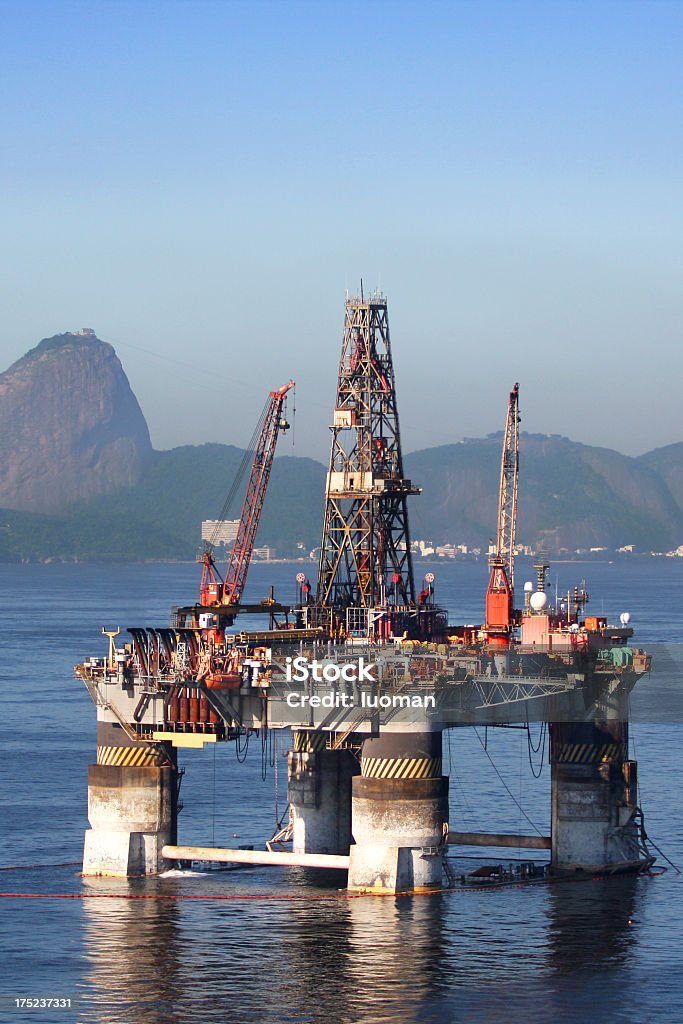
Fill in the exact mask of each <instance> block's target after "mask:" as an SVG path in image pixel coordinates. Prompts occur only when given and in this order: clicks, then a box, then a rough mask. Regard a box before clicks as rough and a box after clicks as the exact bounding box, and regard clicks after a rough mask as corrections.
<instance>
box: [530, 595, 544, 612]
mask: <svg viewBox="0 0 683 1024" xmlns="http://www.w3.org/2000/svg"><path fill="white" fill-rule="evenodd" d="M547 603H548V595H547V594H546V593H545V591H544V590H537V591H536V593H535V594H532V595H531V598H530V600H529V604H530V605H531V607H532V608H533V610H534V611H535V612H540V611H541V610H542V609H543V608H545V606H546V605H547Z"/></svg>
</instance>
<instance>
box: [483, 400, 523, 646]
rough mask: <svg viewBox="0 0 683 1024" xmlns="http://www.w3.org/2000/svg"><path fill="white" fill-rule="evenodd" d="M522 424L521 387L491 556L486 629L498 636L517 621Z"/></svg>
mask: <svg viewBox="0 0 683 1024" xmlns="http://www.w3.org/2000/svg"><path fill="white" fill-rule="evenodd" d="M519 424H520V416H519V384H515V386H514V387H513V389H512V391H511V392H510V397H509V399H508V411H507V419H506V421H505V434H504V437H503V457H502V460H501V467H500V488H499V492H498V532H497V535H496V545H495V548H494V549H493V551H492V553H491V554H490V555H489V568H490V569H491V576H490V579H489V585H488V589H487V591H486V626H487V629H489V630H492V631H494V632H497V631H500V632H505V633H508V632H509V630H510V629H511V627H512V625H513V621H514V595H515V530H516V527H517V478H518V475H519Z"/></svg>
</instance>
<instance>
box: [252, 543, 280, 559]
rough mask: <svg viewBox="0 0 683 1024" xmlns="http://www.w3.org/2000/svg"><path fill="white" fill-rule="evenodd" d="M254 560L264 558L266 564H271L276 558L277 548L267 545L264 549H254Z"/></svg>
mask: <svg viewBox="0 0 683 1024" xmlns="http://www.w3.org/2000/svg"><path fill="white" fill-rule="evenodd" d="M254 558H262V559H263V561H264V562H270V561H271V560H272V559H273V558H275V548H271V547H269V546H268V545H267V544H266V545H264V546H263V547H262V548H254Z"/></svg>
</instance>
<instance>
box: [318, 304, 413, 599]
mask: <svg viewBox="0 0 683 1024" xmlns="http://www.w3.org/2000/svg"><path fill="white" fill-rule="evenodd" d="M330 429H331V431H332V448H331V454H330V468H329V473H328V476H327V487H326V493H325V517H324V521H323V534H322V542H321V551H320V566H319V573H318V592H317V598H316V603H317V604H318V605H319V606H322V607H328V608H333V609H335V610H339V611H341V610H342V609H345V608H350V607H357V608H361V609H371V608H386V607H387V606H388V605H389V604H392V605H394V606H401V605H402V606H404V607H405V606H408V605H412V606H414V605H415V583H414V580H413V566H412V559H411V554H410V534H409V530H408V509H407V497H408V495H409V494H419V493H420V488H418V487H413V486H412V485H411V482H410V480H406V479H404V476H403V459H402V456H401V436H400V432H399V424H398V410H397V406H396V387H395V383H394V368H393V364H392V360H391V345H390V341H389V320H388V316H387V302H386V298H385V297H384V296H382V295H379V294H375V295H373V296H371V297H370V298H363V296H362V294H361V297H360V298H351V299H347V301H346V314H345V323H344V341H343V345H342V353H341V359H340V362H339V382H338V385H337V399H336V405H335V410H334V420H333V424H332V427H331V428H330Z"/></svg>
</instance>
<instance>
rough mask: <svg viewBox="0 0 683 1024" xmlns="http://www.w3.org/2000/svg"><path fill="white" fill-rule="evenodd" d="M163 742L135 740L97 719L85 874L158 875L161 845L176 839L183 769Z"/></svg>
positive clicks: (90, 768)
mask: <svg viewBox="0 0 683 1024" xmlns="http://www.w3.org/2000/svg"><path fill="white" fill-rule="evenodd" d="M174 753H175V752H174V751H173V749H172V748H171V747H169V746H167V745H166V744H164V743H145V742H142V741H136V740H134V739H131V738H130V737H129V736H128V734H127V733H126V731H125V730H124V729H123V728H122V727H121V726H120V725H119V724H118V723H115V722H98V724H97V762H96V764H91V765H89V766H88V819H89V821H90V826H91V827H90V829H88V830H87V831H86V834H85V846H84V851H83V874H85V875H117V876H130V875H145V874H157V873H158V872H160V871H163V870H164V868H165V867H166V864H165V862H164V861H163V859H162V857H161V850H162V847H163V846H164V845H166V844H171V845H174V844H175V843H176V842H177V815H178V769H177V766H176V762H175V759H174Z"/></svg>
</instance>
